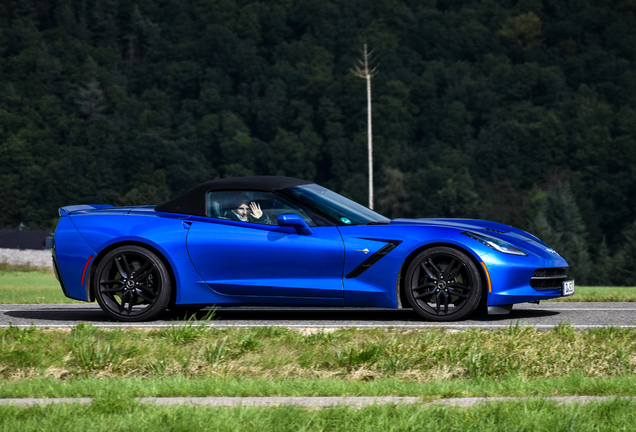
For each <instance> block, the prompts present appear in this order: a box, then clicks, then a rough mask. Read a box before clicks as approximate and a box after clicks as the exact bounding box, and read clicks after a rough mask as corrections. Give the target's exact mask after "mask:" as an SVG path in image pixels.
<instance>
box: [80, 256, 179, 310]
mask: <svg viewBox="0 0 636 432" xmlns="http://www.w3.org/2000/svg"><path fill="white" fill-rule="evenodd" d="M129 275H130V276H129ZM93 286H94V287H95V288H94V289H95V298H96V299H97V302H98V303H99V306H100V307H101V308H102V310H103V311H104V312H105V313H106V314H108V315H109V316H110V317H112V318H114V319H116V320H118V321H127V322H137V321H148V320H151V319H153V318H156V317H157V316H158V315H159V314H161V313H163V312H164V311H165V310H166V307H167V306H168V303H169V302H170V291H171V289H172V286H171V282H170V275H169V273H168V269H167V268H166V266H165V265H164V263H163V261H162V260H161V259H160V258H159V257H158V256H157V255H156V254H155V253H153V252H151V251H149V250H148V249H145V248H143V247H139V246H121V247H118V248H116V249H113V250H112V251H110V252H109V253H108V254H106V256H104V258H103V259H102V260H101V261H100V263H99V265H98V266H97V270H96V271H95V278H94V284H93Z"/></svg>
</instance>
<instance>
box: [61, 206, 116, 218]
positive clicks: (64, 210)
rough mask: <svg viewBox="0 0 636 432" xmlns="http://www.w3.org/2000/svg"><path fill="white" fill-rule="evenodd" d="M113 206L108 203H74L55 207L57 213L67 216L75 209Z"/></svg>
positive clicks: (96, 208)
mask: <svg viewBox="0 0 636 432" xmlns="http://www.w3.org/2000/svg"><path fill="white" fill-rule="evenodd" d="M114 207H115V206H112V205H110V204H80V205H74V206H66V207H60V208H59V209H57V212H58V213H59V215H60V216H68V215H69V214H71V213H73V212H76V211H82V210H98V209H104V208H114Z"/></svg>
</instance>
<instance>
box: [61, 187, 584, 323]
mask: <svg viewBox="0 0 636 432" xmlns="http://www.w3.org/2000/svg"><path fill="white" fill-rule="evenodd" d="M59 216H60V218H59V222H58V225H57V229H56V231H55V237H54V246H53V249H52V253H53V264H54V269H55V273H56V277H57V278H58V280H59V281H60V285H61V288H62V290H63V292H64V294H65V295H66V296H67V297H69V298H72V299H76V300H81V301H86V302H93V301H95V300H96V301H97V302H98V303H99V305H100V307H101V308H102V310H103V311H104V312H105V313H106V314H107V315H109V316H110V317H111V318H113V319H115V320H118V321H146V320H152V319H156V318H157V317H159V316H160V315H161V314H162V313H164V311H165V310H166V309H170V310H181V309H190V310H192V309H197V308H203V307H206V306H211V305H218V306H223V305H226V306H228V305H234V306H238V305H245V306H248V305H252V306H254V305H259V306H285V307H290V306H314V307H338V306H340V307H342V306H345V307H377V308H393V309H398V308H409V307H410V308H412V309H413V310H414V311H415V312H417V313H418V314H419V316H421V317H422V318H423V319H425V320H430V321H455V320H461V319H465V318H466V317H468V316H469V315H471V314H472V313H474V312H475V311H476V310H478V309H479V310H484V311H486V312H487V313H488V314H506V313H508V312H510V310H511V308H512V306H513V305H514V304H517V303H523V302H537V301H540V300H546V299H552V298H556V297H561V296H568V295H572V294H573V293H574V281H573V280H570V279H568V277H567V270H568V264H567V262H566V260H565V259H564V258H563V257H561V256H560V255H559V254H558V253H557V252H556V251H555V250H554V249H552V248H550V247H549V246H548V245H547V244H545V243H543V242H542V241H541V240H539V239H538V238H537V237H535V236H534V235H532V234H530V233H527V232H525V231H522V230H519V229H516V228H513V227H511V226H508V225H504V224H501V223H497V222H489V221H484V220H475V219H436V218H426V219H394V220H390V219H388V218H386V217H384V216H382V215H380V214H378V213H376V212H374V211H372V210H370V209H369V208H367V207H364V206H362V205H360V204H357V203H356V202H354V201H351V200H349V199H347V198H345V197H343V196H341V195H339V194H337V193H335V192H332V191H330V190H329V189H326V188H324V187H322V186H319V185H317V184H315V183H313V182H310V181H305V180H300V179H295V178H289V177H278V176H254V177H239V178H225V179H220V180H214V181H210V182H207V183H203V184H201V185H199V186H197V187H195V188H194V189H192V190H190V191H189V192H186V193H185V194H183V195H181V196H179V197H177V198H175V199H173V200H170V201H168V202H165V203H162V204H159V205H156V206H139V207H114V206H111V205H74V206H67V207H61V208H60V209H59Z"/></svg>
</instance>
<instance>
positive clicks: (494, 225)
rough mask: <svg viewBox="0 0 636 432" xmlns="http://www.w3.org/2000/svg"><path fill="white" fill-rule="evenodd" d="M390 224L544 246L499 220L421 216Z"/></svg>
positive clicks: (395, 220)
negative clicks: (434, 227) (431, 228)
mask: <svg viewBox="0 0 636 432" xmlns="http://www.w3.org/2000/svg"><path fill="white" fill-rule="evenodd" d="M390 225H420V226H439V227H447V228H456V229H458V230H462V231H474V232H478V233H479V232H481V233H484V234H487V235H490V236H492V237H496V238H500V239H502V240H505V241H507V242H509V243H511V244H513V245H516V244H519V243H523V242H527V241H530V240H534V241H536V242H539V243H541V244H543V245H545V246H548V245H546V244H545V243H544V242H542V241H541V240H539V239H538V238H537V237H536V236H534V235H532V234H530V233H528V232H525V231H523V230H520V229H518V228H515V227H511V226H510V225H505V224H502V223H499V222H492V221H486V220H480V219H438V218H422V219H394V220H392V221H391V222H390Z"/></svg>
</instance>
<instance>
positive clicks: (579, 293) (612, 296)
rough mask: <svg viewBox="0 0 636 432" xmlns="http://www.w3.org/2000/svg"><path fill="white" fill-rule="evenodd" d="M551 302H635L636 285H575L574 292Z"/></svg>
mask: <svg viewBox="0 0 636 432" xmlns="http://www.w3.org/2000/svg"><path fill="white" fill-rule="evenodd" d="M549 301H551V302H636V287H576V293H575V294H574V295H573V296H569V297H560V298H557V299H554V300H549Z"/></svg>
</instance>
